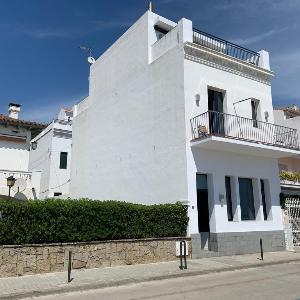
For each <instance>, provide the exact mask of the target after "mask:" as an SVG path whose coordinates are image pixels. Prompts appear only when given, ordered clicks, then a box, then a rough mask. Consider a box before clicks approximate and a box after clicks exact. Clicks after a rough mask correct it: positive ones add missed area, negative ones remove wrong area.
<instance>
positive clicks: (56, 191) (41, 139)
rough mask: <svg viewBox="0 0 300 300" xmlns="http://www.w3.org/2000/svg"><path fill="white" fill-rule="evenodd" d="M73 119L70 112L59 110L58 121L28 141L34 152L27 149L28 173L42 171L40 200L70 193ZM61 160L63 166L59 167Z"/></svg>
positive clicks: (65, 195)
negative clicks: (28, 154)
mask: <svg viewBox="0 0 300 300" xmlns="http://www.w3.org/2000/svg"><path fill="white" fill-rule="evenodd" d="M72 118H73V113H72V111H71V110H66V109H62V110H61V111H60V113H59V115H58V119H56V120H54V121H53V122H52V123H51V124H50V125H49V126H48V127H47V128H45V129H44V130H43V131H42V132H41V133H40V134H39V135H38V136H36V137H35V138H34V139H33V140H32V141H31V143H32V144H34V143H36V149H35V150H34V148H33V147H32V148H31V150H30V157H29V170H31V171H34V170H35V171H36V170H38V171H40V172H41V187H40V193H39V198H40V199H44V198H50V197H54V196H57V197H59V196H62V197H67V196H68V194H69V185H70V166H71V149H72ZM62 153H65V154H62ZM62 156H63V157H62ZM64 159H66V163H65V164H64V163H63V164H64V165H61V163H62V160H64Z"/></svg>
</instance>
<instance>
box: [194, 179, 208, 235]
mask: <svg viewBox="0 0 300 300" xmlns="http://www.w3.org/2000/svg"><path fill="white" fill-rule="evenodd" d="M196 181H197V207H198V227H199V232H200V233H201V232H209V207H208V190H207V175H206V174H197V175H196Z"/></svg>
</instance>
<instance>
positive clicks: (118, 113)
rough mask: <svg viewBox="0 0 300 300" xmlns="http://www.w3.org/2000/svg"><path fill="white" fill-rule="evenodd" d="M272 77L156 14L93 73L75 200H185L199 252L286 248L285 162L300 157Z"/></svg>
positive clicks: (261, 59) (263, 66) (251, 57)
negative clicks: (281, 173)
mask: <svg viewBox="0 0 300 300" xmlns="http://www.w3.org/2000/svg"><path fill="white" fill-rule="evenodd" d="M272 77H273V72H272V71H271V70H270V66H269V55H268V53H267V52H266V51H263V50H262V51H260V52H259V53H256V52H253V51H250V50H248V49H245V48H242V47H240V46H237V45H234V44H232V43H229V42H227V41H224V40H222V39H220V38H217V37H214V36H212V35H210V34H206V33H204V32H201V31H198V30H195V29H193V24H192V21H190V20H187V19H181V20H180V21H179V22H178V23H174V22H172V21H170V20H167V19H165V18H163V17H161V16H159V15H157V14H154V13H152V12H150V11H148V12H146V13H145V14H144V15H143V16H142V17H141V18H140V19H139V20H138V21H137V22H136V23H135V24H134V25H133V26H132V27H130V28H129V29H128V31H127V32H126V33H125V34H124V35H123V36H122V37H120V38H119V39H118V40H117V41H116V42H115V43H114V44H113V45H112V46H111V47H110V48H109V49H108V50H107V51H106V52H105V53H104V54H103V55H102V56H101V57H100V58H99V59H97V61H96V62H95V63H94V64H93V65H91V68H90V77H89V83H90V84H89V97H88V105H86V107H85V105H84V104H82V105H81V106H82V107H85V109H81V111H80V113H76V117H75V118H74V122H73V148H72V157H73V158H72V159H73V161H75V162H76V163H73V164H72V170H71V187H70V195H71V197H74V198H80V197H88V198H92V199H116V200H124V201H129V202H135V203H144V204H157V203H175V202H177V201H181V202H183V203H186V204H188V216H189V226H188V234H189V235H190V236H191V237H192V238H193V253H194V255H195V254H196V253H197V250H196V249H197V247H198V249H199V253H200V249H201V248H205V249H207V248H208V249H209V250H213V251H218V252H220V253H228V254H231V253H247V252H256V251H258V250H259V239H260V238H262V239H263V244H264V249H265V250H266V251H270V250H272V251H273V250H281V249H283V248H284V233H283V224H282V215H281V209H280V205H279V194H280V182H279V177H278V158H280V157H286V156H291V155H296V154H299V153H300V152H299V145H298V144H297V143H296V142H295V141H294V136H295V135H296V132H295V130H294V131H293V130H290V129H286V128H284V127H281V126H276V125H274V118H273V106H272V96H271V80H272ZM85 104H86V103H85ZM290 135H292V138H290V139H287V138H286V137H287V136H290Z"/></svg>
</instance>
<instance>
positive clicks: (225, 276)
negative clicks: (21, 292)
mask: <svg viewBox="0 0 300 300" xmlns="http://www.w3.org/2000/svg"><path fill="white" fill-rule="evenodd" d="M31 299H38V300H50V299H55V300H71V299H72V300H79V299H87V300H96V299H97V300H98V299H108V300H113V299H114V300H115V299H118V300H125V299H126V300H129V299H130V300H136V299H163V300H167V299H172V300H177V299H197V300H198V299H222V300H225V299H230V300H235V299H243V300H247V299H251V300H253V299H254V300H259V299H272V300H276V299H280V300H282V299H284V300H288V299H293V300H295V299H300V263H291V264H282V265H274V266H266V267H263V268H255V269H247V270H241V271H232V272H222V273H215V274H208V275H200V276H193V277H185V278H176V279H167V280H160V281H151V282H145V283H139V284H134V285H128V286H120V287H113V288H105V289H100V290H90V291H81V292H74V293H68V294H60V295H51V296H43V297H38V298H31Z"/></svg>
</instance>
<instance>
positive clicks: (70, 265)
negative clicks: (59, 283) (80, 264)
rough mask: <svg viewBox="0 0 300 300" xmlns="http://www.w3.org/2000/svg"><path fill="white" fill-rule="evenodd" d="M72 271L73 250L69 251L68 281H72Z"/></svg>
mask: <svg viewBox="0 0 300 300" xmlns="http://www.w3.org/2000/svg"><path fill="white" fill-rule="evenodd" d="M71 271H72V251H69V259H68V283H70V282H71V281H72V279H71Z"/></svg>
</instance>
